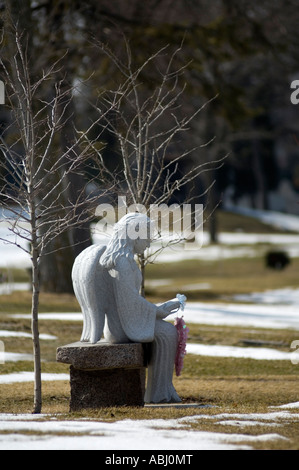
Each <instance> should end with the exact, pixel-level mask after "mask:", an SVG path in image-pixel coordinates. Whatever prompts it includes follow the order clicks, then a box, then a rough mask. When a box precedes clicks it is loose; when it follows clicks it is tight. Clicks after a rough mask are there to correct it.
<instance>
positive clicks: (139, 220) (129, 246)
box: [100, 212, 153, 269]
mask: <svg viewBox="0 0 299 470" xmlns="http://www.w3.org/2000/svg"><path fill="white" fill-rule="evenodd" d="M136 228H138V231H136ZM152 229H153V222H152V221H151V220H150V219H149V217H147V215H145V214H141V213H139V212H129V213H128V214H127V215H125V216H124V217H122V218H121V219H120V220H119V221H118V222H117V223H116V224H115V226H114V229H113V234H112V236H111V239H110V241H109V243H108V245H107V247H106V250H105V251H104V253H103V254H102V256H101V259H100V265H101V266H103V267H105V268H107V269H112V268H113V267H115V264H116V261H117V259H118V258H119V257H121V256H125V257H127V258H131V259H134V242H135V240H136V238H146V239H149V240H150V238H151V233H152V232H151V230H152ZM139 234H140V236H136V235H139Z"/></svg>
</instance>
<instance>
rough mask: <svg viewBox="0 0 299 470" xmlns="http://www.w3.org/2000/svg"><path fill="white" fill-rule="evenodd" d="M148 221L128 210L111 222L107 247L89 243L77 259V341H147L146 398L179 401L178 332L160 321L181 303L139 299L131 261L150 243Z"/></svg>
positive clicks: (138, 279)
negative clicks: (175, 378) (176, 377)
mask: <svg viewBox="0 0 299 470" xmlns="http://www.w3.org/2000/svg"><path fill="white" fill-rule="evenodd" d="M151 224H152V221H151V220H150V219H149V218H148V217H147V216H146V215H144V214H140V213H129V214H127V215H125V216H124V217H122V218H121V219H120V221H119V222H118V223H117V224H115V226H114V231H113V234H112V236H111V239H110V241H109V243H108V244H107V246H100V245H92V246H90V247H89V248H87V249H86V250H84V251H83V252H82V253H81V254H80V255H79V256H78V257H77V258H76V260H75V263H74V267H73V273H72V278H73V285H74V291H75V294H76V297H77V299H78V302H79V303H80V306H81V309H82V313H83V331H82V336H81V341H85V342H86V341H87V342H91V343H97V342H98V341H99V340H100V339H101V337H102V335H103V334H104V338H105V340H106V341H107V342H110V343H128V342H140V343H151V354H150V359H149V364H148V378H147V386H146V392H145V396H144V401H145V403H162V402H163V403H170V402H180V401H181V400H180V397H179V396H178V394H177V392H176V390H175V388H174V386H173V383H172V378H173V371H174V363H175V357H176V350H177V345H178V333H177V329H176V327H175V326H174V325H172V324H171V323H170V322H167V321H165V320H164V319H165V318H166V317H167V316H168V315H170V314H171V313H173V312H174V311H177V310H178V309H179V308H180V301H179V300H178V299H174V300H170V301H168V302H165V303H162V304H161V305H155V304H152V303H151V302H149V301H147V300H146V299H145V298H144V297H142V296H141V295H140V286H141V280H142V275H141V272H140V269H139V268H138V265H137V263H136V261H135V259H134V255H136V254H142V253H143V252H144V251H145V249H146V248H148V247H149V246H150V242H151V236H150V233H151ZM138 233H139V234H142V236H136V234H137V235H138ZM144 234H146V236H144ZM132 235H133V236H132Z"/></svg>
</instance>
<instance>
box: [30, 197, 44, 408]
mask: <svg viewBox="0 0 299 470" xmlns="http://www.w3.org/2000/svg"><path fill="white" fill-rule="evenodd" d="M35 211H36V209H35V204H34V203H33V204H32V207H31V231H32V243H31V263H32V310H31V331H32V342H33V356H34V407H33V413H40V412H41V409H42V380H41V353H40V341H39V328H38V311H39V294H40V269H39V252H38V248H37V244H38V239H37V230H36V213H35Z"/></svg>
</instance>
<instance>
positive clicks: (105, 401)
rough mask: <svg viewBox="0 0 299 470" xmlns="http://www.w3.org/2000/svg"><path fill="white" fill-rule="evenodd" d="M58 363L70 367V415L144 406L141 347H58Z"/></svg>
mask: <svg viewBox="0 0 299 470" xmlns="http://www.w3.org/2000/svg"><path fill="white" fill-rule="evenodd" d="M57 361H58V362H63V363H66V364H70V385H71V399H70V410H71V411H77V410H82V409H85V408H99V407H107V406H124V405H127V406H143V405H144V398H143V397H144V392H145V367H144V349H143V345H142V344H140V343H126V344H110V343H105V342H102V341H100V342H99V343H96V344H90V343H81V342H77V343H72V344H68V345H66V346H61V347H59V348H58V349H57Z"/></svg>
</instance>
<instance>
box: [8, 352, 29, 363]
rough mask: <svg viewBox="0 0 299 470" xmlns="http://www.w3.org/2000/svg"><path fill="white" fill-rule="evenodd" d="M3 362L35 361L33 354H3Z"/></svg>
mask: <svg viewBox="0 0 299 470" xmlns="http://www.w3.org/2000/svg"><path fill="white" fill-rule="evenodd" d="M2 356H3V362H4V363H5V362H19V361H33V354H23V353H13V352H6V351H4V352H2V354H1V357H2Z"/></svg>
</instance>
